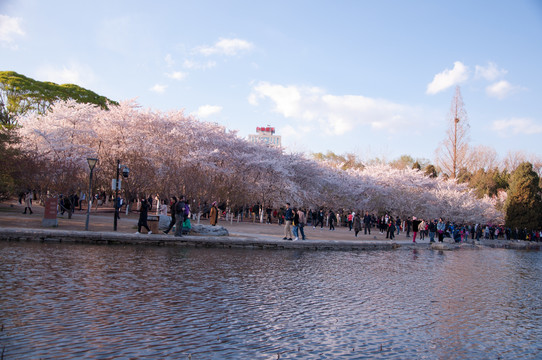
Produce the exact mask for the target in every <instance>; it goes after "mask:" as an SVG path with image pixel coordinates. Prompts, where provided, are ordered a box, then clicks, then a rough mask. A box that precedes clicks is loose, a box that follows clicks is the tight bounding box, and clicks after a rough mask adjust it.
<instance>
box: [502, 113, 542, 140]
mask: <svg viewBox="0 0 542 360" xmlns="http://www.w3.org/2000/svg"><path fill="white" fill-rule="evenodd" d="M491 129H492V130H493V131H495V132H497V133H499V135H501V136H502V137H507V136H509V135H510V134H513V135H520V134H524V135H533V134H541V133H542V123H539V122H536V121H535V120H533V119H531V118H511V119H505V120H496V121H494V122H493V125H492V126H491Z"/></svg>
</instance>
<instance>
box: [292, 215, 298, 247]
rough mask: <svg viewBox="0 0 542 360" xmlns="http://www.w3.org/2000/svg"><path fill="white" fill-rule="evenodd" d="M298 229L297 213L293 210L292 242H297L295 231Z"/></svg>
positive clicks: (296, 232)
mask: <svg viewBox="0 0 542 360" xmlns="http://www.w3.org/2000/svg"><path fill="white" fill-rule="evenodd" d="M298 229H299V214H298V213H297V209H296V208H294V210H293V218H292V233H293V234H294V241H297V240H299V232H298V231H297V230H298Z"/></svg>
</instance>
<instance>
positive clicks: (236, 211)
mask: <svg viewBox="0 0 542 360" xmlns="http://www.w3.org/2000/svg"><path fill="white" fill-rule="evenodd" d="M33 197H34V194H33V192H32V191H25V192H22V193H21V194H20V195H19V203H21V204H22V203H23V201H24V204H25V209H24V212H23V214H27V213H29V214H32V199H33ZM85 200H86V194H85V193H84V192H80V195H78V194H77V193H72V194H70V195H68V196H64V195H62V194H61V195H60V196H59V211H60V213H61V214H64V213H65V212H67V213H68V216H69V217H70V218H71V214H72V213H74V212H75V211H76V210H77V209H78V210H82V204H83V202H84V201H85ZM93 202H94V203H95V206H96V208H97V207H98V206H100V205H103V204H106V203H108V202H112V203H113V206H114V208H115V216H117V218H118V219H120V212H121V209H122V208H123V207H126V211H127V212H128V211H131V210H136V211H139V214H140V216H139V221H138V231H137V233H140V232H141V228H146V229H147V231H148V232H149V233H150V232H151V230H150V228H149V226H148V223H147V217H148V215H149V213H151V212H152V210H153V208H154V211H155V213H156V215H168V209H169V214H170V215H171V223H170V225H169V227H168V229H167V230H166V231H164V233H165V234H168V233H169V232H170V231H171V230H172V228H173V227H174V226H175V229H176V230H175V236H182V232H183V229H184V231H185V232H186V231H188V230H189V229H190V226H191V225H190V202H189V201H187V200H186V198H185V197H184V196H181V197H179V198H177V197H175V196H173V197H171V198H165V199H161V198H160V195H159V194H156V195H155V196H154V197H153V196H151V195H149V196H148V197H142V198H136V199H131V201H129V202H126V201H125V200H124V199H123V198H122V197H120V196H119V197H117V198H116V199H114V198H112V197H108V196H107V195H106V193H105V192H102V193H100V194H96V195H95V196H94V197H93ZM132 207H135V208H132ZM226 207H227V205H226V204H225V203H222V204H218V203H217V202H216V201H214V202H213V203H212V204H211V205H208V203H203V204H200V205H199V206H198V212H199V213H200V214H201V215H202V216H203V217H206V218H208V219H209V221H210V224H211V225H213V226H215V225H216V224H217V223H218V220H219V219H220V218H221V217H222V216H225V215H226V213H227V211H226ZM229 211H230V212H231V215H232V216H235V217H237V218H238V220H239V221H246V220H247V219H248V220H249V221H252V222H254V223H256V222H266V223H268V224H271V223H275V222H276V223H278V224H279V225H284V237H283V239H284V240H299V239H300V238H301V240H305V239H306V236H305V231H304V227H305V226H307V225H309V224H310V225H311V226H312V227H313V228H314V229H316V228H320V229H321V230H323V228H324V226H326V228H329V231H335V226H343V227H348V229H349V231H352V230H353V232H354V236H356V237H357V236H358V234H360V233H361V232H362V231H363V233H364V235H371V231H378V232H379V233H380V234H386V238H387V239H395V238H396V237H397V236H399V235H400V234H401V233H403V234H404V235H405V237H406V238H409V239H410V238H411V239H412V241H413V242H416V240H417V239H420V240H424V239H425V238H426V237H428V238H429V241H430V242H435V241H440V242H442V241H443V239H444V238H445V237H449V238H452V239H453V240H454V241H455V242H464V241H467V240H480V239H491V240H493V239H503V240H528V241H540V238H541V237H542V231H541V230H529V229H517V228H510V227H506V226H504V225H491V224H486V225H482V224H462V223H455V222H453V221H449V220H448V221H445V220H444V219H442V218H439V219H421V218H417V217H415V216H412V217H407V218H406V219H401V218H400V217H399V216H395V217H394V216H392V215H390V214H388V213H384V214H381V215H378V216H377V215H375V214H374V213H369V211H364V212H363V211H347V210H342V209H341V210H338V211H333V210H332V209H324V208H318V209H315V210H313V209H304V208H296V207H294V208H292V207H291V206H290V204H289V203H286V204H285V206H284V207H280V208H278V209H274V208H271V207H270V206H268V207H266V208H265V209H264V207H263V206H261V205H260V203H256V204H255V205H253V206H244V207H237V208H232V209H229ZM179 221H180V223H179ZM177 223H179V224H177Z"/></svg>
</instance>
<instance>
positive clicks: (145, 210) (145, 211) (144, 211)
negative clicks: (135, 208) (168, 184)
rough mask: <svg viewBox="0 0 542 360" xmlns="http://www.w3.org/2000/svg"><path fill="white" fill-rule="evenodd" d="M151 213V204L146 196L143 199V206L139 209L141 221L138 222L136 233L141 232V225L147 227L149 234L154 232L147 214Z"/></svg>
mask: <svg viewBox="0 0 542 360" xmlns="http://www.w3.org/2000/svg"><path fill="white" fill-rule="evenodd" d="M148 215H149V204H148V203H147V200H145V198H143V199H141V208H140V209H139V221H138V222H137V232H136V234H141V227H144V228H145V229H147V232H148V233H149V234H152V231H151V229H150V228H149V225H148V224H147V216H148Z"/></svg>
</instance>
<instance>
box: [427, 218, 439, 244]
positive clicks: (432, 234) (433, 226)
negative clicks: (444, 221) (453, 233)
mask: <svg viewBox="0 0 542 360" xmlns="http://www.w3.org/2000/svg"><path fill="white" fill-rule="evenodd" d="M428 229H429V242H430V243H434V242H435V233H436V232H437V221H436V220H433V221H429V226H428Z"/></svg>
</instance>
